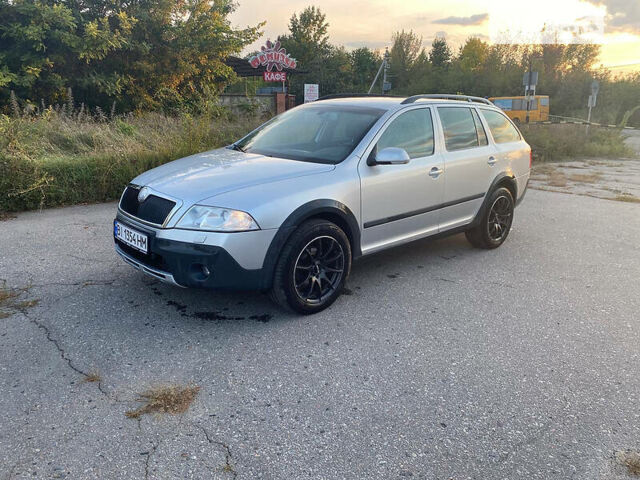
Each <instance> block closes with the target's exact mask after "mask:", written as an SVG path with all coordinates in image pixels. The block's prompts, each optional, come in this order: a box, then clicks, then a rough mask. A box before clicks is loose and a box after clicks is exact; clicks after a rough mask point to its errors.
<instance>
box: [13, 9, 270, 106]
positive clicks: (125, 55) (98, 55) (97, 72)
mask: <svg viewBox="0 0 640 480" xmlns="http://www.w3.org/2000/svg"><path fill="white" fill-rule="evenodd" d="M234 8H235V7H234V3H233V2H232V1H231V0H0V106H1V105H3V104H4V105H5V106H6V104H7V102H8V99H9V96H10V92H11V91H14V92H15V95H16V96H17V97H18V98H19V99H21V100H22V101H26V102H29V103H31V104H33V105H34V106H36V107H39V106H40V105H41V104H45V105H49V104H52V103H64V102H65V101H69V98H68V97H69V92H70V91H71V92H72V95H73V96H74V97H75V100H76V101H77V102H84V103H85V104H87V105H90V106H101V107H103V108H109V107H110V106H111V104H112V102H113V101H116V102H117V105H118V109H119V110H125V111H129V110H132V109H142V110H147V109H163V110H169V111H170V110H174V109H177V108H182V107H184V106H190V105H193V104H196V103H198V102H201V101H202V99H203V97H207V96H210V95H213V94H215V93H216V92H217V91H218V90H219V89H221V88H222V87H223V86H224V85H225V84H226V83H228V82H229V81H231V80H232V78H233V72H232V70H231V69H230V68H229V67H227V66H226V65H225V64H224V59H225V58H226V57H227V56H228V55H230V54H238V53H240V52H241V50H242V49H243V48H244V47H245V46H246V45H248V44H249V43H251V42H253V41H254V40H256V39H257V38H258V37H259V35H260V32H259V29H260V27H261V26H262V25H256V26H254V27H247V28H244V29H236V28H233V27H232V25H231V23H230V21H229V20H228V16H229V14H230V13H231V12H233V10H234Z"/></svg>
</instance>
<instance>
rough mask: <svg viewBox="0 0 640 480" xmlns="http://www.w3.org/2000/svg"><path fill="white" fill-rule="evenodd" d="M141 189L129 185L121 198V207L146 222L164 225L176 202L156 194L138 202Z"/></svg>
mask: <svg viewBox="0 0 640 480" xmlns="http://www.w3.org/2000/svg"><path fill="white" fill-rule="evenodd" d="M139 192H140V189H139V188H137V187H133V186H131V185H129V186H128V187H127V189H126V190H125V191H124V194H123V195H122V200H120V208H121V209H122V211H124V212H127V213H128V214H129V215H131V216H133V217H136V218H139V219H140V220H144V221H145V222H149V223H154V224H156V225H162V224H163V223H164V221H165V220H166V219H167V215H169V213H170V212H171V210H173V207H175V206H176V202H173V201H171V200H167V199H166V198H162V197H158V196H156V195H149V196H148V197H147V198H146V199H145V200H144V202H138V193H139Z"/></svg>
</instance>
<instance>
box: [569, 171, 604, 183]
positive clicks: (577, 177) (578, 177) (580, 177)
mask: <svg viewBox="0 0 640 480" xmlns="http://www.w3.org/2000/svg"><path fill="white" fill-rule="evenodd" d="M567 178H568V179H569V180H571V181H572V182H577V183H595V182H597V181H598V180H600V179H601V178H602V174H601V173H598V172H594V173H575V174H573V175H569V176H568V177H567Z"/></svg>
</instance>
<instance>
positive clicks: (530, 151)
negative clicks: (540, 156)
mask: <svg viewBox="0 0 640 480" xmlns="http://www.w3.org/2000/svg"><path fill="white" fill-rule="evenodd" d="M531 165H533V150H529V170H531Z"/></svg>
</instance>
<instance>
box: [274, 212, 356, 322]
mask: <svg viewBox="0 0 640 480" xmlns="http://www.w3.org/2000/svg"><path fill="white" fill-rule="evenodd" d="M350 271H351V244H350V243H349V239H348V237H347V235H346V234H345V233H344V232H343V231H342V230H341V229H340V227H338V226H337V225H336V224H334V223H332V222H329V221H327V220H323V219H312V220H309V221H306V222H304V223H303V224H302V225H300V227H298V229H296V230H295V231H294V232H293V234H291V237H290V238H289V240H287V243H286V244H285V246H284V248H283V249H282V252H281V254H280V258H279V259H278V263H277V264H276V268H275V273H274V278H273V287H272V289H271V298H272V299H273V300H274V301H275V302H276V303H278V304H279V305H281V306H284V307H288V308H290V309H292V310H294V311H296V312H298V313H302V314H311V313H316V312H319V311H321V310H324V309H325V308H327V307H328V306H329V305H331V304H332V303H333V302H334V301H335V300H336V299H337V298H338V296H339V295H340V293H341V292H342V290H343V288H344V285H345V282H346V279H347V277H348V276H349V273H350Z"/></svg>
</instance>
